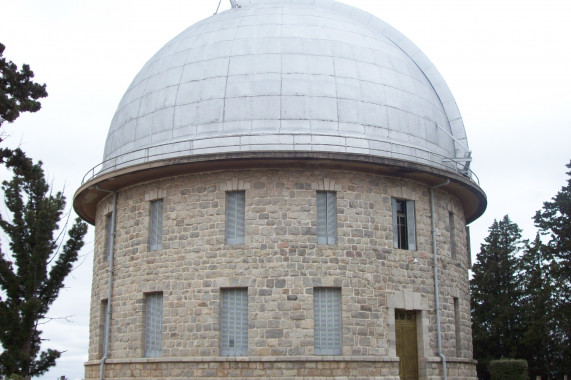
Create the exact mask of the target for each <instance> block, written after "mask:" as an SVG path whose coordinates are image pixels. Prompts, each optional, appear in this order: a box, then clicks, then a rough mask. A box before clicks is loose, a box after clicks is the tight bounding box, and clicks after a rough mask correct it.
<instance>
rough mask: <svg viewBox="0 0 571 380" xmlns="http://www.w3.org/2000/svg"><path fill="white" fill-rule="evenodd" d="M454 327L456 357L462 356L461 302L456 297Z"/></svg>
mask: <svg viewBox="0 0 571 380" xmlns="http://www.w3.org/2000/svg"><path fill="white" fill-rule="evenodd" d="M454 322H455V323H454V327H455V330H456V331H455V333H456V357H461V356H462V336H461V327H460V302H459V300H458V298H457V297H454Z"/></svg>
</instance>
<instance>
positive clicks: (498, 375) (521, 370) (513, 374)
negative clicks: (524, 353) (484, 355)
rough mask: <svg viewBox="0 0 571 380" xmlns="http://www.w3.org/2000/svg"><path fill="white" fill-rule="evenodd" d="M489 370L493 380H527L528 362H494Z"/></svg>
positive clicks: (515, 360)
mask: <svg viewBox="0 0 571 380" xmlns="http://www.w3.org/2000/svg"><path fill="white" fill-rule="evenodd" d="M488 370H489V371H490V375H491V376H492V380H527V361H525V360H523V359H500V360H492V361H491V362H490V365H489V367H488Z"/></svg>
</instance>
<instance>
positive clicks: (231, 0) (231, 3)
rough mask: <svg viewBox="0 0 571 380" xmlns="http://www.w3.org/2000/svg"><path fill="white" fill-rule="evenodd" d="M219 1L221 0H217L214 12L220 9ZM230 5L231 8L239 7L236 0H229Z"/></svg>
mask: <svg viewBox="0 0 571 380" xmlns="http://www.w3.org/2000/svg"><path fill="white" fill-rule="evenodd" d="M221 3H222V0H220V1H218V6H217V7H216V12H214V14H217V13H218V10H219V9H220V4H221ZM230 5H231V6H232V8H241V6H240V4H238V2H237V1H236V0H230Z"/></svg>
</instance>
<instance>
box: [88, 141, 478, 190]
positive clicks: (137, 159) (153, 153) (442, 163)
mask: <svg viewBox="0 0 571 380" xmlns="http://www.w3.org/2000/svg"><path fill="white" fill-rule="evenodd" d="M252 136H254V135H247V137H252ZM255 136H270V138H275V134H269V135H263V134H260V135H255ZM278 136H280V135H278ZM287 136H292V135H291V134H288V135H287ZM293 136H294V138H295V136H305V137H307V136H310V137H317V138H319V137H334V138H337V139H340V140H345V145H344V146H343V145H339V144H331V143H329V144H327V143H321V144H315V143H313V144H308V143H299V144H296V143H295V142H294V143H293V144H287V146H286V144H275V143H274V144H269V143H268V142H264V143H249V144H246V145H247V146H249V149H243V148H244V145H241V144H222V145H216V144H215V143H214V140H220V139H223V140H227V139H232V138H234V139H236V138H238V140H239V138H240V137H244V135H242V134H236V135H225V136H215V137H204V138H198V139H197V138H193V139H186V140H181V141H175V142H169V143H164V144H158V145H154V146H152V147H146V148H141V149H136V150H133V151H130V152H127V153H124V154H120V155H117V156H115V157H112V158H109V159H107V160H105V161H102V162H100V163H99V164H97V165H95V166H94V167H92V168H91V169H90V170H89V171H88V172H87V173H86V174H85V175H84V176H83V179H82V181H81V184H82V185H83V184H84V183H86V182H88V181H90V180H92V179H94V178H95V177H98V176H100V175H103V174H106V173H110V172H113V171H115V170H118V169H122V168H126V167H129V166H132V165H138V164H144V163H148V162H154V161H159V160H162V159H168V158H180V157H188V156H198V155H203V154H216V153H246V152H261V151H262V152H263V151H276V152H286V151H287V152H313V153H319V152H336V153H352V154H355V153H356V154H364V155H371V156H375V157H386V158H394V159H402V160H405V161H411V162H416V163H421V164H425V165H428V166H434V167H437V168H439V169H444V170H448V171H451V172H453V173H455V174H458V175H461V176H463V177H465V178H467V179H469V180H470V181H472V182H474V183H475V184H477V185H478V186H479V184H480V181H479V179H478V176H477V175H476V174H475V173H474V172H473V171H472V170H470V169H469V168H467V166H466V162H469V161H471V159H470V158H462V159H458V160H456V159H455V158H450V157H448V156H445V155H442V154H439V153H436V152H432V151H429V150H428V149H425V148H421V147H418V146H413V145H407V144H404V143H400V142H395V141H387V140H379V139H372V138H370V137H368V138H366V139H359V138H356V137H342V136H332V135H319V134H315V133H313V134H309V133H307V134H295V135H293ZM208 140H210V141H211V142H212V144H210V145H208V144H202V145H204V146H202V147H196V146H195V145H197V144H196V143H197V142H204V141H208ZM351 140H360V141H368V143H369V144H368V145H369V147H368V148H364V147H362V146H351V145H350V144H347V143H348V142H349V141H351ZM273 141H274V142H275V140H273ZM371 142H373V143H375V144H377V147H371V144H370V143H371ZM269 145H273V146H274V147H277V148H278V149H270V148H268V146H269ZM296 146H298V147H299V148H302V147H309V148H314V149H296ZM383 146H384V147H387V148H388V149H385V148H382V147H383ZM256 147H258V149H256ZM318 147H320V148H319V149H315V148H318ZM327 147H332V148H334V149H327ZM279 148H282V149H279ZM292 148H293V149H292ZM342 148H344V150H343V149H342Z"/></svg>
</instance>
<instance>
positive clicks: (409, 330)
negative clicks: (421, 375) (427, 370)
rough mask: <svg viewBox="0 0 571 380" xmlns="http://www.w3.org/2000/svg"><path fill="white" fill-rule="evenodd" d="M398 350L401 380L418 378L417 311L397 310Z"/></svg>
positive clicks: (396, 331) (415, 379)
mask: <svg viewBox="0 0 571 380" xmlns="http://www.w3.org/2000/svg"><path fill="white" fill-rule="evenodd" d="M395 337H396V351H397V356H398V357H399V376H400V379H401V380H418V345H417V340H416V312H415V311H412V310H398V309H397V310H395Z"/></svg>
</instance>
